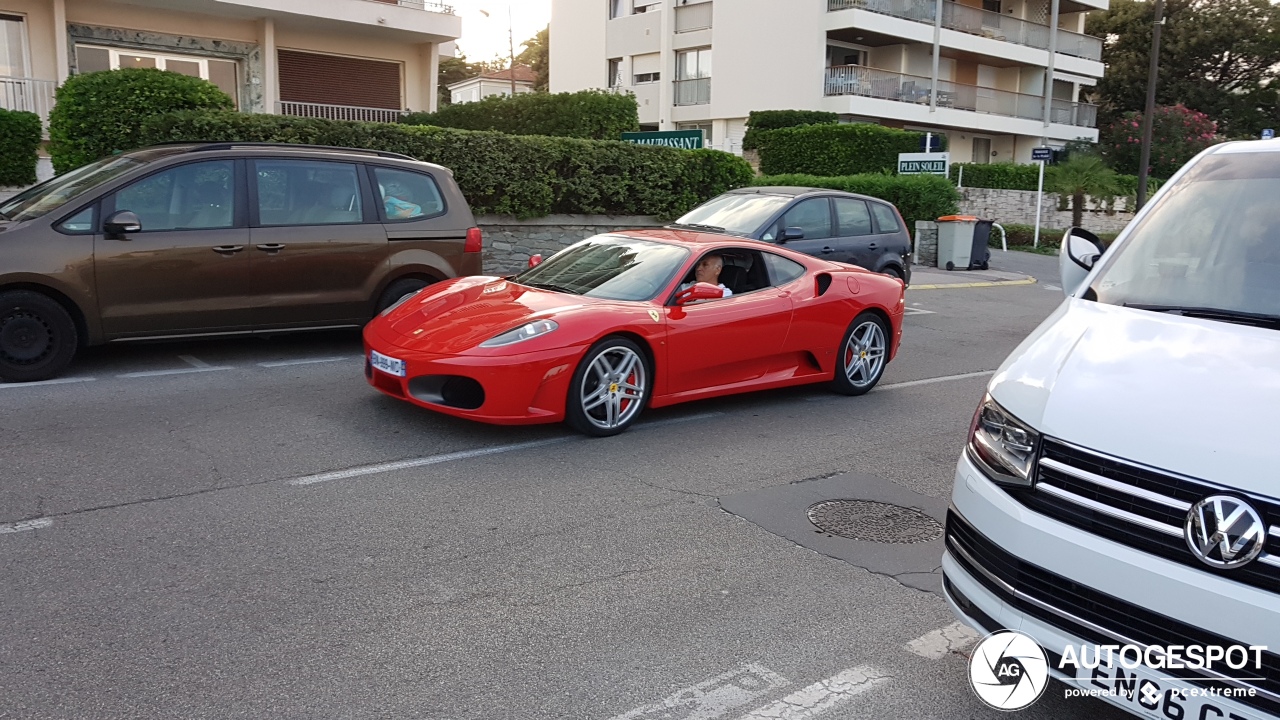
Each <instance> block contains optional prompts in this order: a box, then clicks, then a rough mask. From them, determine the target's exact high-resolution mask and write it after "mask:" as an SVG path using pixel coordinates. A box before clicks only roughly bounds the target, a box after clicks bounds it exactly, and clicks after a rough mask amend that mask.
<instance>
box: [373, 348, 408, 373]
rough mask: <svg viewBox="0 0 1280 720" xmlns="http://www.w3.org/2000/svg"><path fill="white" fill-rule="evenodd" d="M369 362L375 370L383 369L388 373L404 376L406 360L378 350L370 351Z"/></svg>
mask: <svg viewBox="0 0 1280 720" xmlns="http://www.w3.org/2000/svg"><path fill="white" fill-rule="evenodd" d="M369 364H370V365H372V366H373V367H374V369H375V370H381V371H382V372H384V373H387V374H388V375H395V376H396V377H404V361H403V360H397V359H395V358H393V357H389V356H387V355H383V354H382V353H380V352H378V351H377V350H370V351H369Z"/></svg>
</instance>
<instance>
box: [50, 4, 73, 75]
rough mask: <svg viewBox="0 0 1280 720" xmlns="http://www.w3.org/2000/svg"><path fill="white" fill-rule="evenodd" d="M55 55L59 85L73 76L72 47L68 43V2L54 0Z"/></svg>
mask: <svg viewBox="0 0 1280 720" xmlns="http://www.w3.org/2000/svg"><path fill="white" fill-rule="evenodd" d="M53 53H54V55H55V56H56V63H57V65H56V70H55V72H57V77H56V78H55V79H56V80H57V81H58V84H59V85H61V84H62V83H63V81H65V80H66V79H67V78H68V77H69V76H70V75H71V47H70V43H69V42H68V41H67V2H66V0H53Z"/></svg>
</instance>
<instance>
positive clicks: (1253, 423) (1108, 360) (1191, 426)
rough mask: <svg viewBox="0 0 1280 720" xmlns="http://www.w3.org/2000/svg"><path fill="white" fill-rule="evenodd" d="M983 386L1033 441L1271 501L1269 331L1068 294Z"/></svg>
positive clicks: (1275, 435)
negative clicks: (1039, 436)
mask: <svg viewBox="0 0 1280 720" xmlns="http://www.w3.org/2000/svg"><path fill="white" fill-rule="evenodd" d="M989 391H990V393H991V396H992V397H993V398H994V399H995V400H996V402H998V403H1000V404H1001V405H1002V406H1004V408H1005V409H1006V410H1008V411H1009V412H1011V413H1013V414H1014V415H1015V416H1016V417H1018V418H1019V419H1021V420H1022V421H1023V422H1025V423H1027V424H1029V425H1030V426H1031V427H1033V428H1035V429H1036V430H1038V431H1040V432H1041V433H1043V434H1045V435H1049V436H1052V437H1055V438H1058V439H1061V440H1066V441H1068V442H1072V443H1075V444H1077V445H1081V446H1083V447H1086V448H1090V449H1092V450H1096V451H1099V452H1103V453H1108V454H1111V455H1115V456H1116V457H1120V458H1124V459H1126V460H1131V461H1134V462H1139V463H1143V464H1146V465H1150V466H1152V467H1156V468H1160V469H1164V470H1168V471H1172V472H1175V473H1182V474H1184V475H1189V476H1191V477H1194V478H1199V479H1202V480H1207V481H1210V482H1214V483H1219V484H1222V485H1226V486H1229V487H1233V488H1238V489H1240V490H1244V491H1248V492H1256V493H1259V494H1264V495H1271V496H1280V471H1277V469H1276V466H1277V461H1280V412H1277V408H1280V331H1276V330H1270V329H1266V328H1257V327H1250V326H1246V325H1237V324H1231V323H1224V322H1218V321H1214V320H1203V319H1197V318H1186V317H1181V316H1178V315H1168V314H1162V313H1155V312H1149V311H1145V310H1134V309H1131V308H1124V307H1119V306H1115V305H1104V304H1101V303H1096V302H1090V301H1087V300H1079V299H1075V298H1070V299H1068V300H1067V301H1066V302H1064V303H1063V304H1062V305H1061V306H1060V307H1059V308H1058V309H1057V310H1056V311H1055V312H1054V313H1053V314H1052V315H1051V316H1049V318H1048V319H1047V320H1045V322H1044V323H1042V324H1041V326H1040V327H1039V328H1037V329H1036V331H1035V332H1034V333H1032V334H1031V336H1030V337H1028V338H1027V339H1026V340H1024V341H1023V343H1022V344H1021V345H1019V346H1018V349H1017V350H1015V351H1014V353H1013V354H1012V355H1010V356H1009V359H1007V360H1005V363H1004V365H1002V366H1001V367H1000V369H999V370H998V371H997V372H996V374H995V376H994V377H993V378H992V380H991V384H990V386H989Z"/></svg>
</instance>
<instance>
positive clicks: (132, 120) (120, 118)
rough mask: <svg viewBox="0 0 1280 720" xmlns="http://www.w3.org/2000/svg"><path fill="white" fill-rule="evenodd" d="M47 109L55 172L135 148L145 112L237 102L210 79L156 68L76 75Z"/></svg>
mask: <svg viewBox="0 0 1280 720" xmlns="http://www.w3.org/2000/svg"><path fill="white" fill-rule="evenodd" d="M55 98H56V100H57V104H55V105H54V107H53V112H51V113H50V114H49V156H50V157H51V158H52V159H53V169H54V170H56V171H57V172H59V173H63V172H66V171H68V170H74V169H75V168H78V167H80V166H81V165H87V164H89V163H91V162H93V161H94V160H97V159H98V158H101V157H105V156H107V155H110V154H112V153H115V152H120V151H122V150H128V149H131V148H135V147H138V146H139V145H140V144H141V143H140V142H139V131H140V130H141V127H142V123H143V122H144V121H145V120H146V119H147V118H149V117H152V116H154V115H161V114H164V113H169V112H174V111H178V110H224V109H225V110H229V109H231V108H233V107H235V103H234V102H232V100H231V98H230V97H228V96H227V94H226V93H224V92H222V90H220V89H218V86H217V85H214V84H213V83H211V82H209V81H208V80H201V79H200V78H196V77H188V76H186V75H179V74H178V73H173V72H166V71H164V70H155V69H135V68H129V69H124V70H106V71H103V72H95V73H89V74H87V75H75V76H72V77H70V78H67V81H66V82H65V83H63V84H62V87H60V88H58V91H57V94H56V96H55Z"/></svg>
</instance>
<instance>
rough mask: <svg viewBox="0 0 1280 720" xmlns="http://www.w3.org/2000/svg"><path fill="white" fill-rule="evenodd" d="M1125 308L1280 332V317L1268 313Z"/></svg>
mask: <svg viewBox="0 0 1280 720" xmlns="http://www.w3.org/2000/svg"><path fill="white" fill-rule="evenodd" d="M1124 306H1125V307H1129V308H1134V309H1135V310H1150V311H1151V312H1163V313H1170V314H1173V315H1181V316H1183V317H1194V318H1203V319H1205V320H1221V321H1223V322H1233V323H1240V324H1242V325H1254V326H1256V327H1265V328H1273V329H1277V330H1280V315H1267V314H1266V313H1252V312H1245V311H1244V310H1228V309H1225V308H1208V307H1184V306H1181V305H1146V304H1142V303H1125V304H1124Z"/></svg>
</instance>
